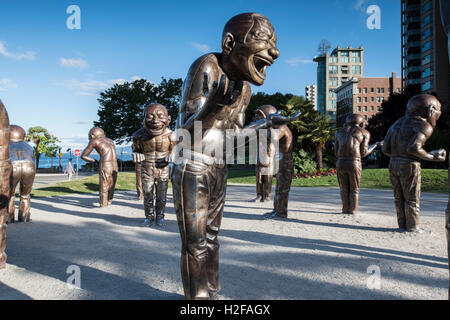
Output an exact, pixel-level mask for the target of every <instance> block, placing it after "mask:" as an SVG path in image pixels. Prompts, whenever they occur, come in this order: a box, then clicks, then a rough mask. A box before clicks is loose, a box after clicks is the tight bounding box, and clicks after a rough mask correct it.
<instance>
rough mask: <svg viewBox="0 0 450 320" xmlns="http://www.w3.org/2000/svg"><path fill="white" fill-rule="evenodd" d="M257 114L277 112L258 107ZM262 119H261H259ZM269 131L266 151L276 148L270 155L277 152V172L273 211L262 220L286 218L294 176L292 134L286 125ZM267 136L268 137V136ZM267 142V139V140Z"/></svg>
mask: <svg viewBox="0 0 450 320" xmlns="http://www.w3.org/2000/svg"><path fill="white" fill-rule="evenodd" d="M257 112H258V113H260V114H261V115H264V116H266V117H267V116H268V115H269V114H273V113H276V112H277V109H276V108H275V107H274V106H271V105H264V106H261V107H259V109H258V111H257ZM261 118H262V117H261ZM269 130H270V143H271V144H270V145H269V146H268V148H267V149H268V150H271V149H272V148H275V147H274V145H277V146H278V150H273V151H271V152H270V154H271V155H272V153H273V155H275V153H276V151H278V155H277V156H278V168H277V169H278V171H277V173H276V181H277V184H276V187H275V197H274V200H273V203H274V209H273V211H272V212H269V213H267V214H265V215H264V218H267V219H273V218H276V217H280V218H287V217H288V202H289V191H290V190H291V183H292V178H293V176H294V160H293V158H292V151H293V139H292V138H293V137H292V132H291V130H290V129H289V128H288V126H287V125H285V124H283V125H273V126H272V128H271V129H269ZM268 136H269V135H268ZM268 140H269V139H268Z"/></svg>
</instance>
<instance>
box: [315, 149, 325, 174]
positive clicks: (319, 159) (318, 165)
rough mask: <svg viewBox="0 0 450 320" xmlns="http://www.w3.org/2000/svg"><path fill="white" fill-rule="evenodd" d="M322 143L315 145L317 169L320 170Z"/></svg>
mask: <svg viewBox="0 0 450 320" xmlns="http://www.w3.org/2000/svg"><path fill="white" fill-rule="evenodd" d="M323 149H324V148H323V143H319V144H317V145H316V157H317V169H318V170H319V171H320V170H322V151H323Z"/></svg>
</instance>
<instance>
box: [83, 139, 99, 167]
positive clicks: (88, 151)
mask: <svg viewBox="0 0 450 320" xmlns="http://www.w3.org/2000/svg"><path fill="white" fill-rule="evenodd" d="M95 141H96V140H95V139H92V140H91V141H90V142H89V144H88V146H87V147H86V149H84V150H83V152H82V153H81V159H83V160H84V161H86V162H95V159H93V158H91V157H89V155H90V154H91V152H92V150H93V149H94V147H95Z"/></svg>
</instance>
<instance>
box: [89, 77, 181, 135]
mask: <svg viewBox="0 0 450 320" xmlns="http://www.w3.org/2000/svg"><path fill="white" fill-rule="evenodd" d="M182 84H183V81H182V80H181V79H165V78H162V80H161V82H160V84H159V85H157V84H154V83H152V82H149V81H147V80H145V79H139V80H136V81H134V82H125V83H124V84H115V85H114V86H113V87H112V88H109V89H107V90H105V91H104V92H101V93H100V98H99V99H98V102H99V103H100V108H99V110H98V112H97V114H98V116H99V120H98V121H94V125H95V126H97V127H101V128H102V129H103V130H104V131H105V134H106V136H108V137H109V138H111V139H113V140H115V141H116V142H117V143H123V142H129V141H131V138H132V135H133V133H134V132H135V131H137V130H138V129H139V128H141V127H142V113H143V110H144V106H146V105H149V104H151V103H160V104H162V105H164V106H165V107H166V108H167V111H168V112H169V115H170V116H171V118H172V122H171V124H170V126H171V128H174V126H175V121H176V118H177V116H178V107H179V103H180V96H181V86H182Z"/></svg>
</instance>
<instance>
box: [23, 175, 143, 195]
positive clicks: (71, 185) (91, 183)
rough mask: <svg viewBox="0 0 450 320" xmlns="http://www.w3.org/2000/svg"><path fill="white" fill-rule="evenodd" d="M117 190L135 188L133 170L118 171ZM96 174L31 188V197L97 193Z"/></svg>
mask: <svg viewBox="0 0 450 320" xmlns="http://www.w3.org/2000/svg"><path fill="white" fill-rule="evenodd" d="M116 190H117V191H129V190H136V175H135V173H134V172H120V173H119V176H118V178H117V183H116ZM98 192H99V184H98V174H96V175H93V176H90V177H88V178H84V179H79V180H73V181H67V182H60V183H57V184H55V185H53V186H50V187H45V188H40V189H33V192H32V193H31V195H32V196H33V197H38V198H41V197H52V196H61V195H66V194H74V193H75V194H76V193H78V194H80V193H81V194H83V193H98Z"/></svg>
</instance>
